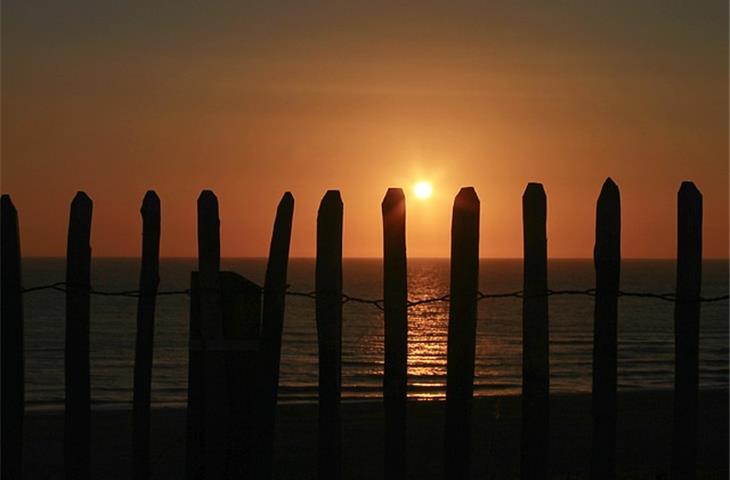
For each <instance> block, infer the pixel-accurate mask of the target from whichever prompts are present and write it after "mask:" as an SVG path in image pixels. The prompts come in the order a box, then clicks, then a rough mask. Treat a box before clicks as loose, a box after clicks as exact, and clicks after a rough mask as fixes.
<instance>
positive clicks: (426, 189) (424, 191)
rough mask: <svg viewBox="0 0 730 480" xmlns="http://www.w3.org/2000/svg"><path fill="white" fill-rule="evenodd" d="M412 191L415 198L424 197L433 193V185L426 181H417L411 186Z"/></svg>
mask: <svg viewBox="0 0 730 480" xmlns="http://www.w3.org/2000/svg"><path fill="white" fill-rule="evenodd" d="M413 193H415V194H416V197H417V198H420V199H426V198H429V197H430V196H431V194H432V193H433V187H431V184H430V183H428V182H418V183H416V184H415V185H414V186H413Z"/></svg>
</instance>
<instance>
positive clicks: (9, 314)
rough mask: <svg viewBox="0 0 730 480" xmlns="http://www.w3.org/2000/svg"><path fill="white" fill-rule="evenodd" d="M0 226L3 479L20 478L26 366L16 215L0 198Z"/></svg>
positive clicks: (7, 200)
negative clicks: (0, 220) (0, 219)
mask: <svg viewBox="0 0 730 480" xmlns="http://www.w3.org/2000/svg"><path fill="white" fill-rule="evenodd" d="M0 203H1V204H2V211H1V212H0V215H2V225H1V226H0V228H1V230H0V245H1V247H0V249H1V251H2V253H1V254H0V268H2V271H1V272H0V274H1V275H2V278H1V279H0V280H2V291H1V292H0V293H1V295H2V303H1V305H2V307H1V309H2V315H1V316H0V324H1V326H0V335H2V338H1V339H0V340H1V341H2V345H1V346H2V365H0V369H1V370H0V375H1V376H2V379H1V380H0V389H1V390H0V395H2V399H1V401H2V406H1V408H2V414H1V415H2V416H1V417H0V427H1V428H2V442H1V443H0V444H1V445H2V452H1V454H0V458H1V459H2V478H22V475H23V416H24V414H25V368H24V367H25V365H24V350H23V284H22V272H21V257H20V229H19V225H18V212H17V210H16V209H15V206H14V205H13V202H12V200H11V199H10V196H8V195H3V196H2V200H0Z"/></svg>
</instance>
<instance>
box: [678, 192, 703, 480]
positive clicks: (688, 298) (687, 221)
mask: <svg viewBox="0 0 730 480" xmlns="http://www.w3.org/2000/svg"><path fill="white" fill-rule="evenodd" d="M677 200H678V206H677V297H676V303H675V305H674V345H675V348H674V352H675V353H674V355H675V366H674V435H673V437H674V439H673V442H672V478H683V479H693V478H695V477H696V475H697V473H696V465H697V394H698V389H699V343H700V342H699V334H700V289H701V285H702V194H701V193H700V191H699V190H698V189H697V187H695V185H694V183H692V182H682V186H681V187H680V189H679V193H678V195H677Z"/></svg>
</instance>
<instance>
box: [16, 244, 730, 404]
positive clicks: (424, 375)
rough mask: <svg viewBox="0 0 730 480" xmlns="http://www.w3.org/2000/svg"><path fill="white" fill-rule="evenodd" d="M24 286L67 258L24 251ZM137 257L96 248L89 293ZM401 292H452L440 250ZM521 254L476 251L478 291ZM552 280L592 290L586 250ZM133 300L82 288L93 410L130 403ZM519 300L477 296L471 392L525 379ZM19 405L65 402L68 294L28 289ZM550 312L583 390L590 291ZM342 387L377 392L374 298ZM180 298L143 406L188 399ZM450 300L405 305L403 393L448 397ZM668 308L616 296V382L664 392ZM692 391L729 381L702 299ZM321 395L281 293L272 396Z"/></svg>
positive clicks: (361, 319) (561, 377) (671, 278)
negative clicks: (487, 255)
mask: <svg viewBox="0 0 730 480" xmlns="http://www.w3.org/2000/svg"><path fill="white" fill-rule="evenodd" d="M196 264H197V261H196V260H195V259H192V258H189V259H187V258H186V259H163V260H162V261H161V265H160V280H161V282H160V289H161V290H176V289H186V288H189V281H190V272H191V271H192V270H195V269H196ZM265 268H266V259H249V258H245V259H244V258H228V259H223V260H222V269H223V270H231V271H235V272H237V273H240V274H241V275H244V276H245V277H247V278H248V279H250V280H252V281H254V282H256V283H258V284H262V282H263V277H264V272H265ZM343 268H344V274H343V278H344V280H343V283H344V292H345V293H347V294H349V295H352V296H357V297H366V298H382V261H381V260H380V259H345V261H344V267H343ZM23 276H24V278H23V284H24V286H25V287H33V286H37V285H43V284H49V283H53V282H59V281H63V280H64V276H65V260H64V259H63V258H29V259H25V260H24V263H23ZM138 276H139V260H138V259H126V258H123V259H122V258H97V259H94V260H93V262H92V285H93V286H94V288H95V289H97V290H135V289H137V282H138ZM408 276H409V280H408V282H409V298H410V299H411V300H418V299H423V298H428V297H433V296H440V295H443V294H446V293H448V281H449V261H448V259H409V263H408ZM674 282H675V262H674V261H673V260H625V261H624V262H623V264H622V272H621V288H622V289H623V290H626V291H647V292H656V293H666V292H672V291H673V290H674ZM289 284H290V285H291V289H292V290H297V291H311V290H313V284H314V260H313V259H292V260H291V261H290V263H289ZM521 284H522V260H520V259H505V260H498V259H494V260H491V259H484V260H481V264H480V289H481V290H482V291H484V292H487V293H500V292H509V291H515V290H520V289H521ZM549 285H550V288H551V289H554V290H559V289H586V288H591V287H593V286H594V273H593V264H592V261H591V260H551V261H550V263H549ZM702 293H703V295H704V296H717V295H724V294H727V293H728V262H727V261H726V260H708V261H705V262H704V265H703V287H702ZM136 302H137V300H136V299H135V298H126V297H106V296H92V302H91V327H90V328H91V394H92V402H93V404H94V406H95V408H100V407H104V406H114V407H119V406H122V407H124V406H131V401H132V375H133V364H134V343H135V326H136V318H135V315H136ZM521 302H522V301H521V300H520V299H517V298H500V299H484V300H482V301H480V303H479V310H478V320H477V346H476V365H475V379H474V384H475V394H476V395H478V396H485V395H511V394H519V393H520V389H521V368H522V367H521V363H522V356H521V355H522V354H521V352H522V346H521V344H522V338H521V330H522V320H521V310H522V309H521ZM24 305H25V342H26V343H25V347H26V402H27V405H28V406H29V408H33V409H46V408H58V407H60V406H62V404H63V400H64V370H63V368H64V360H63V349H64V332H65V327H64V325H65V318H64V312H65V300H64V294H63V293H60V292H55V291H48V290H44V291H36V292H29V293H26V294H25V299H24ZM549 308H550V388H551V392H556V393H570V392H590V389H591V354H592V341H593V299H592V298H590V297H585V296H553V297H550V300H549ZM343 311H344V313H343V345H342V349H343V352H342V362H343V363H342V384H343V398H344V399H345V400H368V399H377V398H379V397H380V396H381V395H382V394H381V391H382V370H383V314H382V312H381V311H380V310H378V309H377V308H375V307H374V306H372V305H365V304H356V303H347V304H345V305H344V309H343ZM188 322H189V298H188V297H187V296H186V295H177V296H161V297H158V301H157V315H156V324H155V339H154V363H153V372H152V402H153V404H155V405H184V404H185V402H186V396H187V374H188V371H187V361H188V350H187V347H188ZM447 323H448V305H447V304H445V303H431V304H425V305H420V306H417V307H413V308H411V309H410V310H409V334H408V335H409V337H408V339H409V347H408V348H409V353H408V383H409V397H412V398H415V399H424V400H425V399H437V398H443V397H444V391H445V381H446V339H447V335H446V332H447ZM673 324H674V320H673V304H672V303H670V302H664V301H660V300H656V299H647V298H628V297H622V298H620V300H619V323H618V342H619V344H618V387H619V390H622V391H629V390H662V389H671V388H673V378H674V377H673V375H674V374H673V368H674V367H673V364H674V328H673ZM700 388H703V389H714V388H723V389H727V388H728V302H727V301H721V302H716V303H705V304H703V305H702V316H701V321H700ZM316 399H317V334H316V326H315V319H314V301H313V300H312V299H309V298H301V297H287V303H286V318H285V324H284V335H283V341H282V361H281V377H280V401H282V402H314V401H316Z"/></svg>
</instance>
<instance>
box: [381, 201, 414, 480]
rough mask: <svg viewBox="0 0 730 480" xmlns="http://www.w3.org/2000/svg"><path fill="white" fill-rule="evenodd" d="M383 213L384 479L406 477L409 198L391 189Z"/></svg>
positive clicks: (394, 479)
mask: <svg viewBox="0 0 730 480" xmlns="http://www.w3.org/2000/svg"><path fill="white" fill-rule="evenodd" d="M381 207H382V214H383V308H384V315H383V321H384V334H385V339H384V350H385V362H384V367H383V403H384V409H385V478H386V479H392V480H396V479H398V480H399V479H404V478H406V404H407V387H408V379H407V374H408V275H407V266H406V262H407V259H406V199H405V195H404V194H403V190H402V189H400V188H389V189H388V191H387V193H386V194H385V198H384V199H383V203H382V206H381Z"/></svg>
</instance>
